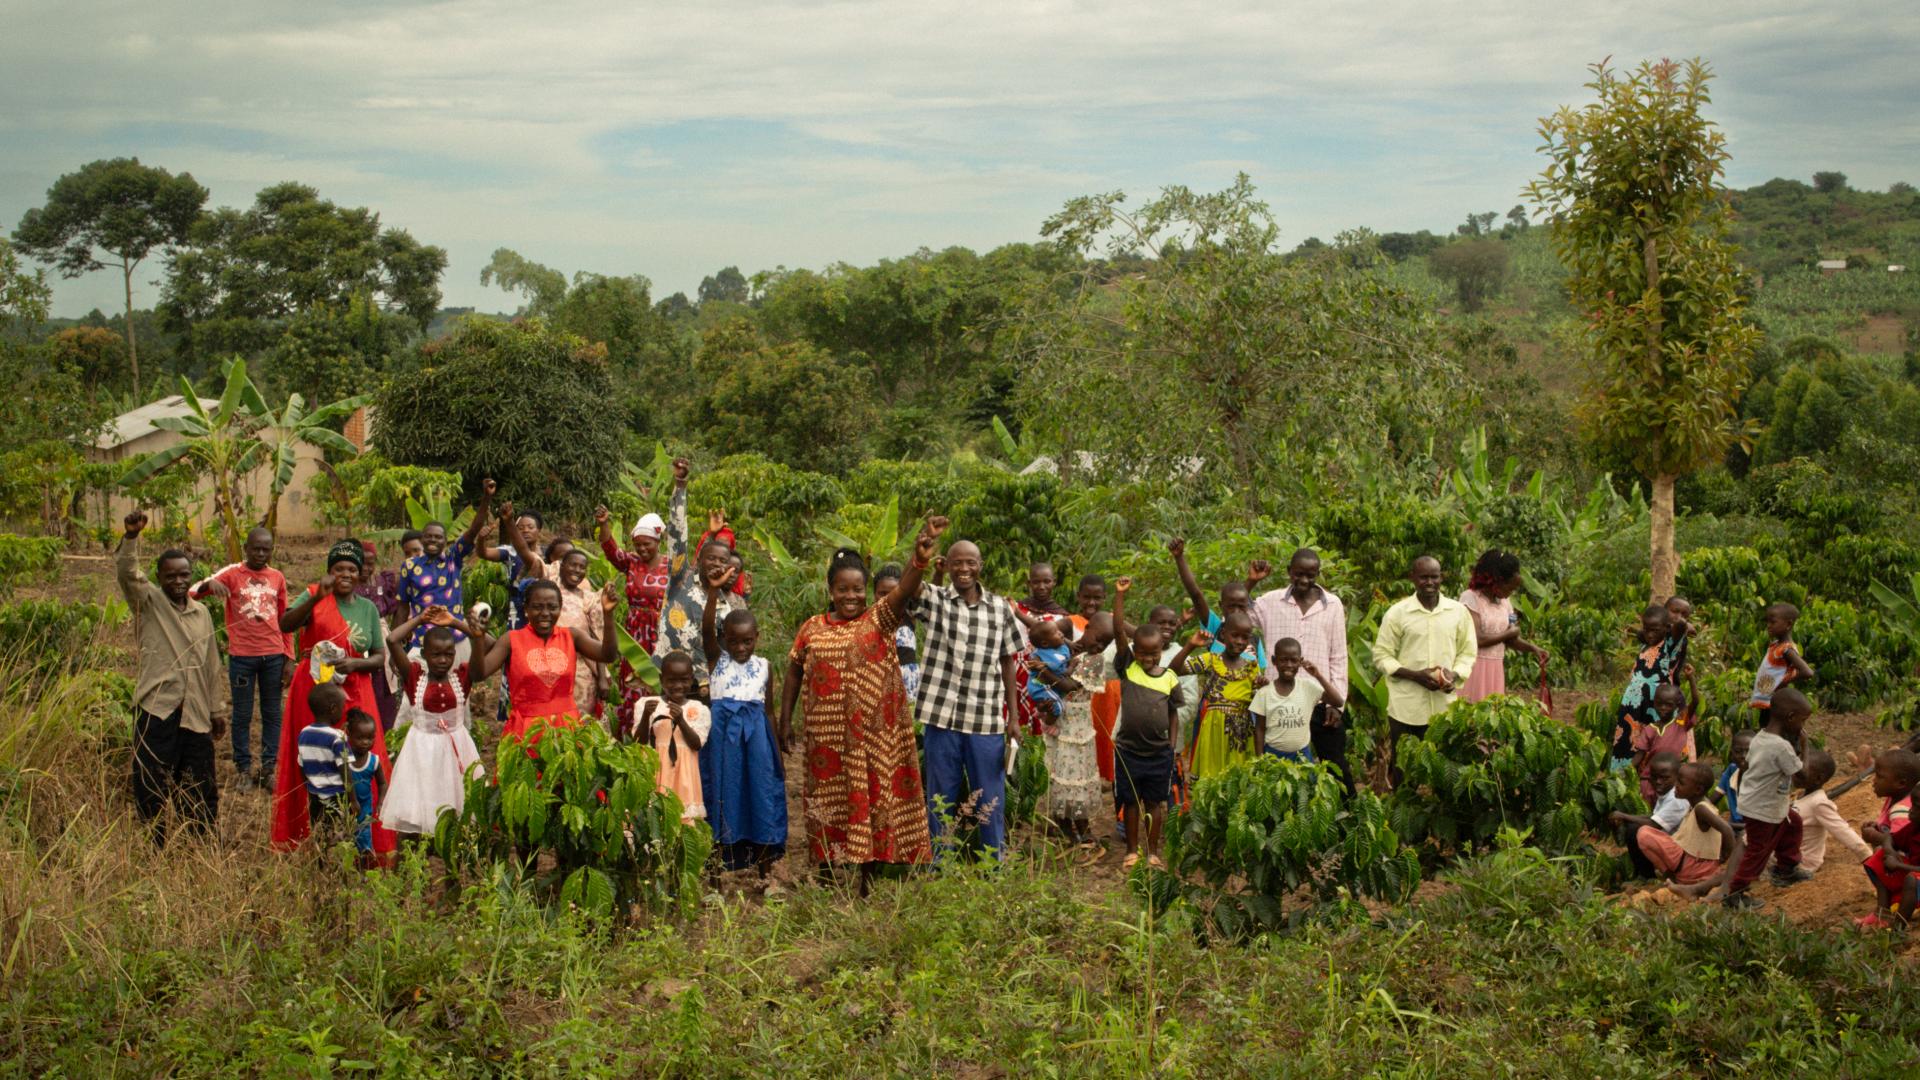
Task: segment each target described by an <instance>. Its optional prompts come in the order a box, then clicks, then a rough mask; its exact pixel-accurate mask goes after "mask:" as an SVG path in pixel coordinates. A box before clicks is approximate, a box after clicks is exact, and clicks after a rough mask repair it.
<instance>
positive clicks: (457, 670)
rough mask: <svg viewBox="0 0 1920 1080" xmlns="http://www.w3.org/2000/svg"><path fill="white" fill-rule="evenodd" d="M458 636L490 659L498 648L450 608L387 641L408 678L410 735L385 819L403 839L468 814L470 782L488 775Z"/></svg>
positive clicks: (405, 719) (404, 719)
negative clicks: (473, 725)
mask: <svg viewBox="0 0 1920 1080" xmlns="http://www.w3.org/2000/svg"><path fill="white" fill-rule="evenodd" d="M423 621H424V622H426V623H428V624H430V626H431V628H430V629H429V630H428V631H427V635H426V637H424V638H422V639H421V645H420V659H419V660H417V661H416V660H412V659H409V658H408V655H407V643H408V642H410V641H412V640H413V632H414V630H415V629H417V628H418V626H419V624H420V623H421V622H423ZM455 631H458V632H460V633H464V634H466V635H467V637H468V638H469V639H470V640H472V642H473V645H472V648H473V649H474V650H475V651H476V652H478V653H479V655H481V656H485V655H486V653H487V649H488V647H489V645H490V644H491V643H490V642H488V640H487V631H486V626H485V625H484V624H480V625H472V624H469V623H467V622H466V621H464V620H461V619H456V618H454V617H453V615H452V613H451V612H449V611H447V609H446V608H443V607H438V606H435V607H430V608H428V609H427V610H425V611H423V612H421V613H420V614H418V615H415V616H414V617H413V618H411V619H408V620H407V621H406V622H403V623H401V624H400V625H398V626H396V627H394V628H393V630H392V632H390V633H388V634H387V657H388V659H389V661H390V662H391V663H392V665H393V670H395V671H404V672H406V678H405V681H404V682H403V683H402V684H401V693H402V694H403V695H404V696H403V698H402V703H401V706H400V709H399V713H398V715H397V716H396V718H395V722H396V724H397V725H398V726H400V727H403V728H404V729H405V730H406V732H407V741H406V745H405V746H404V747H402V748H401V751H400V754H399V757H398V760H396V761H395V762H394V766H393V781H392V785H391V788H390V790H389V791H388V792H387V798H386V804H385V805H384V806H383V807H381V810H380V820H381V823H382V824H384V825H386V827H387V828H389V829H392V830H393V831H394V832H397V833H406V834H411V835H414V836H432V835H433V832H434V829H435V828H437V827H438V825H439V822H440V812H441V811H442V810H452V811H453V812H454V813H455V814H458V813H460V811H461V809H462V808H464V807H465V806H466V801H467V777H468V773H469V771H470V770H478V773H476V774H475V775H485V774H486V771H487V770H486V766H485V765H482V764H481V763H480V748H479V747H478V746H476V745H474V741H473V734H472V732H471V731H469V730H468V723H469V716H468V711H467V694H468V692H469V691H470V690H472V688H473V687H472V683H471V681H470V679H469V676H468V666H467V665H466V664H456V663H455V662H454V658H455V655H456V650H457V642H456V639H455V637H454V633H455Z"/></svg>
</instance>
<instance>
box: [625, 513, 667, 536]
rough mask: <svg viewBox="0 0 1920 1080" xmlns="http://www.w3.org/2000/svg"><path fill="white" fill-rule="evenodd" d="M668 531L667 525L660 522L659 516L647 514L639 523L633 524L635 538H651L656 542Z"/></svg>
mask: <svg viewBox="0 0 1920 1080" xmlns="http://www.w3.org/2000/svg"><path fill="white" fill-rule="evenodd" d="M666 531H667V523H666V522H664V521H661V520H660V515H659V514H647V515H646V516H644V517H642V518H641V519H640V520H639V521H636V522H634V523H633V535H635V536H651V537H653V538H654V539H655V540H658V539H660V537H661V534H663V533H665V532H666Z"/></svg>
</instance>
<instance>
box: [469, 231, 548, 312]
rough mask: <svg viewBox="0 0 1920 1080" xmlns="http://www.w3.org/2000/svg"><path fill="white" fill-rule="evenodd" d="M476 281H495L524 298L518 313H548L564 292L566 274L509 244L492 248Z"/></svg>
mask: <svg viewBox="0 0 1920 1080" xmlns="http://www.w3.org/2000/svg"><path fill="white" fill-rule="evenodd" d="M480 284H481V285H483V286H485V285H499V286H500V287H501V288H503V289H505V290H507V291H508V292H517V293H519V294H520V295H521V296H524V297H526V298H527V305H526V307H524V308H521V309H520V313H521V314H522V315H551V314H553V309H554V308H557V307H559V306H560V301H562V300H564V299H566V296H567V275H565V274H563V273H561V272H560V271H558V270H555V269H553V268H552V267H548V266H542V265H540V264H539V263H537V262H534V261H533V260H532V259H529V258H527V257H526V256H525V255H522V254H520V253H519V252H517V251H515V250H513V249H512V248H496V249H495V250H494V253H493V258H492V260H491V261H489V262H488V263H487V265H485V266H483V267H481V268H480Z"/></svg>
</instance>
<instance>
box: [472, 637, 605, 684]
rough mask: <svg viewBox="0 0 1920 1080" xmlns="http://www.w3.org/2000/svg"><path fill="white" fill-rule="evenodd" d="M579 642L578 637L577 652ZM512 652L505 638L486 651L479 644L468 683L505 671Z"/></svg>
mask: <svg viewBox="0 0 1920 1080" xmlns="http://www.w3.org/2000/svg"><path fill="white" fill-rule="evenodd" d="M568 632H569V633H572V632H573V631H572V630H571V629H569V631H568ZM579 641H580V639H579V638H578V637H576V638H575V639H574V648H575V649H576V650H578V649H579V647H580V644H579ZM511 652H512V644H511V641H510V639H508V638H504V637H498V638H494V639H493V641H492V642H491V643H490V644H489V646H488V647H487V648H486V649H485V650H482V649H481V648H480V646H479V645H478V644H476V645H474V647H473V659H472V660H471V661H470V662H469V667H468V668H467V681H468V682H471V683H479V682H482V681H484V680H486V679H488V678H490V677H491V676H492V675H493V673H494V672H496V671H505V670H506V667H507V657H508V654H509V653H511Z"/></svg>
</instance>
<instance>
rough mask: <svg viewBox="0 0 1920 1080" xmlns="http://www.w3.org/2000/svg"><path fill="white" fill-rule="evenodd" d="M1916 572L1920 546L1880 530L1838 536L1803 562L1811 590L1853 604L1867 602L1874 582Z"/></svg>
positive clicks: (1804, 577) (1901, 578) (1804, 576)
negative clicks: (1873, 532) (1881, 533)
mask: <svg viewBox="0 0 1920 1080" xmlns="http://www.w3.org/2000/svg"><path fill="white" fill-rule="evenodd" d="M1916 572H1920V548H1917V547H1915V546H1914V545H1912V544H1909V543H1907V542H1906V541H1905V540H1901V539H1899V538H1897V537H1892V536H1886V535H1878V534H1876V535H1872V536H1857V535H1854V534H1851V533H1847V534H1843V535H1840V536H1836V537H1834V538H1833V539H1832V540H1830V541H1828V543H1827V545H1826V547H1825V548H1823V549H1822V550H1821V552H1820V554H1819V556H1818V557H1817V558H1811V559H1807V560H1805V561H1804V562H1803V563H1801V565H1800V573H1801V575H1802V580H1803V582H1804V583H1805V585H1806V587H1807V591H1808V592H1809V593H1812V594H1813V595H1815V596H1824V597H1827V598H1828V599H1830V600H1842V601H1846V602H1847V603H1853V604H1865V603H1866V602H1867V597H1868V595H1869V592H1870V590H1871V588H1872V584H1873V582H1876V581H1906V580H1908V579H1909V578H1911V577H1912V576H1913V575H1914V573H1916Z"/></svg>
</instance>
